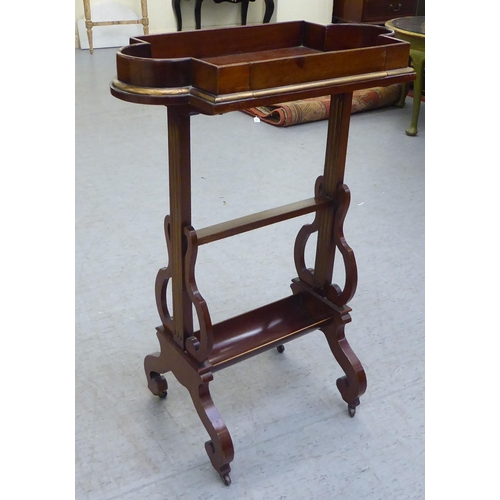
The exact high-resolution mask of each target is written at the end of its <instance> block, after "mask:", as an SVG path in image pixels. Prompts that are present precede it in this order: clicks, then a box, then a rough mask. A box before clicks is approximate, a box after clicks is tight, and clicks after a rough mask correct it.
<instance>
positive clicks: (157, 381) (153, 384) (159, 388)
mask: <svg viewBox="0 0 500 500" xmlns="http://www.w3.org/2000/svg"><path fill="white" fill-rule="evenodd" d="M146 378H147V379H148V389H149V390H150V391H151V392H152V393H153V394H154V395H155V396H159V397H160V398H161V399H165V398H166V397H167V389H168V384H167V379H166V378H165V377H164V376H163V375H160V374H159V373H157V372H154V371H147V372H146Z"/></svg>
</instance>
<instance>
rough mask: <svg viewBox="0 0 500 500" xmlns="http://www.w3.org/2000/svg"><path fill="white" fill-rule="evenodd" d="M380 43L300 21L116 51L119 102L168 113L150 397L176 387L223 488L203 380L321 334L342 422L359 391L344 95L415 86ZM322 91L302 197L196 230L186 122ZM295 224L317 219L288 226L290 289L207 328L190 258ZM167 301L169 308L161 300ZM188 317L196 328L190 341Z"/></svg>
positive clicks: (358, 30) (381, 36)
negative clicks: (317, 150)
mask: <svg viewBox="0 0 500 500" xmlns="http://www.w3.org/2000/svg"><path fill="white" fill-rule="evenodd" d="M389 35H390V31H389V30H387V29H386V28H383V27H376V26H353V25H331V26H320V25H315V24H311V23H306V22H302V21H299V22H290V23H280V24H276V25H262V26H255V27H239V28H228V29H218V30H212V31H209V30H205V31H198V32H190V33H173V34H167V35H151V36H147V37H138V38H137V39H134V40H133V41H132V42H133V43H131V45H129V46H128V47H125V48H123V49H121V50H120V51H118V53H117V78H116V79H115V80H114V81H113V82H112V84H111V92H112V94H113V95H114V96H116V97H118V98H120V99H123V100H125V101H128V102H135V103H141V104H157V105H166V106H167V108H168V111H167V115H168V150H169V157H168V163H169V198H170V214H169V215H167V216H166V217H165V239H166V245H167V253H168V265H167V267H164V268H162V269H160V270H159V271H158V274H157V278H156V284H155V293H156V304H157V307H158V313H159V316H160V319H161V322H162V324H161V326H159V327H158V328H157V336H158V340H159V343H160V349H161V350H160V351H159V352H157V353H153V354H150V355H148V356H146V358H145V360H144V369H145V372H146V378H147V382H148V387H149V389H150V391H151V392H152V393H153V394H155V395H158V396H159V397H162V398H164V397H166V396H167V389H168V384H167V380H166V378H165V376H164V374H166V373H168V372H172V373H173V375H174V376H175V377H176V378H177V380H178V381H179V382H180V383H181V384H182V385H183V386H184V387H186V389H187V390H188V392H189V394H190V396H191V399H192V401H193V405H194V407H195V409H196V411H197V413H198V416H199V418H200V421H201V422H202V424H203V425H204V427H205V429H206V431H207V433H208V434H209V436H210V440H209V441H207V442H206V443H205V450H206V452H207V455H208V457H209V459H210V461H211V463H212V466H213V467H214V469H215V470H216V471H217V473H218V474H219V475H220V477H221V478H222V480H223V482H224V484H226V485H229V484H230V483H231V479H230V475H229V473H230V471H231V467H230V463H231V462H232V460H233V458H234V447H233V443H232V440H231V436H230V434H229V431H228V429H227V427H226V425H225V424H224V421H223V419H222V417H221V415H220V414H219V412H218V410H217V408H216V407H215V404H214V402H213V399H212V397H211V395H210V391H209V383H210V382H211V380H212V379H213V373H215V372H216V371H221V370H223V369H224V368H226V367H228V366H231V365H234V364H236V363H238V362H240V361H242V360H244V359H250V358H252V357H254V356H256V355H258V354H259V353H261V352H263V351H266V350H268V349H273V348H277V349H278V351H279V352H283V350H284V344H285V343H287V342H290V341H292V340H294V339H296V338H298V337H300V336H303V335H306V334H307V333H309V332H311V331H314V330H321V331H322V332H323V334H324V335H325V338H326V341H327V343H328V345H329V347H330V350H331V352H332V355H333V356H334V358H335V359H336V360H337V362H338V364H339V365H340V367H341V368H342V370H343V372H344V375H343V376H341V377H340V378H338V379H337V382H336V385H337V388H338V390H339V392H340V396H341V397H342V399H343V400H344V401H345V402H346V403H347V408H348V413H349V415H350V416H351V417H352V416H354V414H355V412H356V408H357V406H358V405H359V404H360V396H361V395H362V394H364V392H365V390H366V387H367V381H366V374H365V371H364V369H363V366H362V364H361V362H360V361H359V359H358V358H357V356H356V355H355V353H354V352H353V350H352V348H351V346H350V345H349V343H348V341H347V339H346V336H345V326H346V325H347V324H348V323H349V322H350V321H351V316H350V312H351V308H350V307H349V306H348V305H347V304H348V302H349V301H350V300H351V298H352V297H353V295H354V293H355V290H356V286H357V280H358V273H357V266H356V259H355V257H354V252H353V250H352V248H351V247H350V246H349V244H348V243H347V241H346V239H345V237H344V231H343V225H344V220H345V217H346V214H347V211H348V208H349V203H350V191H349V188H348V187H347V186H346V184H345V183H344V174H345V163H346V156H347V146H348V137H349V123H350V115H351V102H352V91H353V90H355V89H361V88H365V87H367V86H372V85H387V84H389V83H395V82H406V81H409V80H412V79H414V78H415V74H414V71H413V70H412V69H411V68H409V67H408V54H409V44H407V43H405V42H400V41H398V40H396V39H394V38H393V37H392V36H389ZM325 94H330V95H331V105H330V115H329V120H328V130H327V137H326V153H325V162H324V169H323V174H322V175H321V176H320V177H318V179H317V180H316V183H315V186H314V193H312V194H313V196H312V197H311V198H308V199H306V200H302V201H298V202H294V203H290V204H288V205H284V206H278V207H275V208H272V209H269V210H264V211H262V212H258V213H254V214H249V215H246V216H244V217H239V218H236V219H233V220H228V221H225V222H221V223H219V224H215V225H212V226H209V227H206V228H201V229H198V230H197V229H196V228H194V227H193V226H192V221H191V203H192V200H191V153H190V140H191V139H190V116H191V115H192V114H196V113H205V114H208V115H212V114H216V113H225V112H230V111H235V110H239V109H244V108H245V107H250V106H256V105H261V104H264V103H273V102H282V101H284V100H290V99H292V100H293V99H299V98H308V97H316V96H318V95H325ZM221 143H223V138H221ZM207 168H208V167H207ZM230 175H231V172H228V176H230ZM276 189H279V186H277V187H276ZM305 214H311V215H312V216H314V219H313V222H312V223H310V224H305V225H304V226H303V227H302V228H301V229H300V230H299V232H298V234H297V237H296V240H295V245H294V249H293V257H294V261H295V267H296V271H297V277H295V278H293V279H292V281H291V285H290V286H291V293H290V294H289V295H288V296H286V297H284V298H282V299H280V300H277V301H274V302H271V303H269V304H266V305H264V306H262V307H259V308H257V309H254V310H250V311H247V312H245V313H243V314H240V315H238V316H235V317H233V318H228V319H227V320H224V321H222V322H220V323H217V324H213V323H212V320H211V315H210V311H209V306H208V303H207V301H206V300H205V299H204V297H203V295H202V290H200V288H199V286H198V284H197V282H196V273H195V270H196V260H197V254H198V248H199V247H200V246H201V245H206V244H210V243H212V242H215V241H220V240H223V239H225V238H229V237H234V236H236V235H239V234H242V233H245V232H248V231H255V230H257V229H259V228H262V227H265V226H268V225H270V224H276V223H280V222H282V221H285V220H289V219H292V218H295V217H299V216H303V215H305ZM255 234H256V236H255V238H256V241H257V242H258V241H259V236H258V233H257V232H256V233H255ZM312 235H316V236H317V243H316V254H315V259H314V268H308V267H307V266H306V263H305V253H306V245H307V242H308V240H309V238H310V237H311V236H312ZM336 259H341V262H342V263H343V265H344V270H345V282H344V285H343V286H339V285H338V284H337V283H335V282H334V278H335V276H334V264H335V260H336ZM242 286H244V284H243V283H242ZM170 291H171V295H172V310H170V309H169V303H168V302H169V301H168V299H167V295H168V294H169V292H170ZM193 315H196V318H197V320H198V321H197V322H198V324H199V328H198V329H197V330H196V331H194V320H193ZM242 389H243V388H241V387H235V390H242Z"/></svg>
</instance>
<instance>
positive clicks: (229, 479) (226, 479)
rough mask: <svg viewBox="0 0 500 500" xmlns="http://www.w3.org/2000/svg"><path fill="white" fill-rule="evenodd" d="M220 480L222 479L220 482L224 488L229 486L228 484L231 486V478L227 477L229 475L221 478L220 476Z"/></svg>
mask: <svg viewBox="0 0 500 500" xmlns="http://www.w3.org/2000/svg"><path fill="white" fill-rule="evenodd" d="M221 478H222V482H223V483H224V484H225V485H226V486H230V484H231V478H230V477H229V474H224V475H223V476H221Z"/></svg>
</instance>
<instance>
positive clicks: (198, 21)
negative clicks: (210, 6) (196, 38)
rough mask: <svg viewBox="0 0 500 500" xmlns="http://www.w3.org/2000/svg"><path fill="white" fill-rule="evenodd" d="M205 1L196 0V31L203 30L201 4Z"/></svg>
mask: <svg viewBox="0 0 500 500" xmlns="http://www.w3.org/2000/svg"><path fill="white" fill-rule="evenodd" d="M202 3H203V0H196V4H195V6H194V20H195V23H196V29H197V30H201V4H202Z"/></svg>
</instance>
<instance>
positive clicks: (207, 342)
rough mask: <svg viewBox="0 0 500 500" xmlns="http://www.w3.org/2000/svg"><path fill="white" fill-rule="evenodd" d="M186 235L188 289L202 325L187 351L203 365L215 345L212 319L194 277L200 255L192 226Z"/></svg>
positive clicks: (185, 231) (187, 346)
mask: <svg viewBox="0 0 500 500" xmlns="http://www.w3.org/2000/svg"><path fill="white" fill-rule="evenodd" d="M184 234H185V236H186V239H187V251H186V261H185V266H186V267H185V276H186V289H187V292H188V295H189V298H190V300H191V302H192V304H193V305H194V309H195V311H196V314H197V316H198V323H199V325H200V330H199V333H198V335H193V336H192V337H188V338H187V339H186V351H187V352H188V353H189V354H190V355H191V356H193V358H195V359H196V360H197V361H199V362H200V363H202V362H203V361H206V360H207V359H208V357H209V356H210V353H211V352H212V347H213V343H214V339H213V329H212V319H211V318H210V313H209V311H208V306H207V303H206V301H205V299H204V298H203V297H202V295H201V293H200V291H199V290H198V286H197V285H196V279H195V275H194V268H195V264H196V257H197V255H198V237H197V235H196V231H195V230H194V229H193V228H192V227H191V226H190V227H186V228H184Z"/></svg>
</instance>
